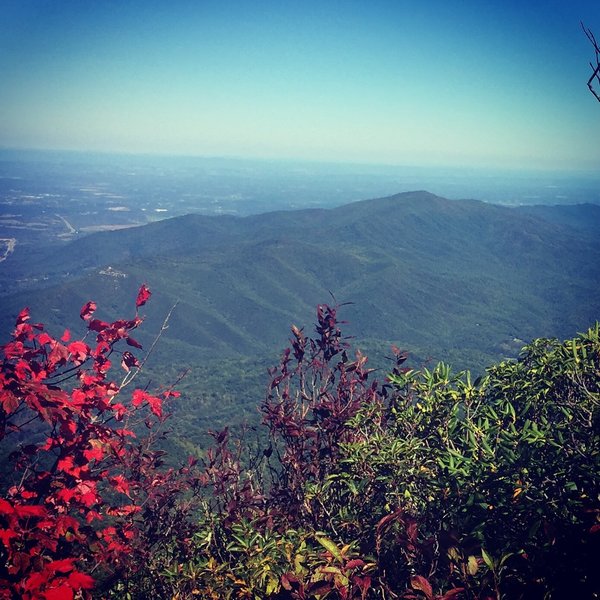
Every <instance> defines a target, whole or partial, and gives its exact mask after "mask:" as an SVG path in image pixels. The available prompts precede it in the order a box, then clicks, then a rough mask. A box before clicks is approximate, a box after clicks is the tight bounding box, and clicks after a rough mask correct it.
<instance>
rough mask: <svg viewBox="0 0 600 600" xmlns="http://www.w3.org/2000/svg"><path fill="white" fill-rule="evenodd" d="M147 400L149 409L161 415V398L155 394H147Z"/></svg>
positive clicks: (158, 415)
mask: <svg viewBox="0 0 600 600" xmlns="http://www.w3.org/2000/svg"><path fill="white" fill-rule="evenodd" d="M146 400H148V404H149V405H150V410H151V411H152V412H153V413H154V414H155V415H156V416H157V417H162V400H161V399H160V398H157V397H156V396H150V395H149V396H148V397H147V398H146Z"/></svg>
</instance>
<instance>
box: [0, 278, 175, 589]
mask: <svg viewBox="0 0 600 600" xmlns="http://www.w3.org/2000/svg"><path fill="white" fill-rule="evenodd" d="M149 298H150V290H149V289H148V288H147V287H146V285H142V286H141V288H140V290H139V292H138V295H137V299H136V316H135V317H134V318H133V319H131V320H117V321H114V322H112V323H107V322H104V321H100V320H98V319H92V317H93V315H94V312H95V311H96V309H97V306H96V303H95V302H87V303H86V304H85V305H84V306H83V307H82V309H81V312H80V317H81V318H82V319H83V320H84V321H86V323H87V326H88V331H90V332H94V333H95V334H96V336H95V338H96V339H95V345H92V346H89V345H88V344H86V343H85V342H84V341H82V340H76V341H70V339H71V334H70V333H69V332H68V331H66V332H65V333H64V334H63V336H62V338H61V339H60V340H58V339H55V338H53V337H52V336H51V335H50V334H49V333H48V332H46V331H45V330H44V327H43V325H39V324H33V325H32V324H30V323H29V320H30V315H29V310H28V309H24V310H23V311H21V312H20V313H19V315H18V316H17V319H16V324H15V330H14V331H13V334H12V340H11V341H10V342H9V343H7V344H6V345H4V346H3V347H2V348H1V350H2V354H3V356H2V362H1V363H0V364H1V366H0V440H2V439H4V438H5V437H7V436H9V435H11V434H13V433H19V435H20V436H21V438H22V439H25V440H28V439H29V440H31V441H30V442H26V443H27V445H19V446H18V447H17V449H16V450H15V451H14V452H13V453H12V454H11V456H10V460H11V463H12V465H13V467H14V473H15V474H14V477H13V481H14V485H12V486H11V487H9V489H8V491H7V493H6V495H5V497H4V498H0V563H1V564H0V598H4V597H7V598H8V597H20V598H23V599H25V600H27V599H34V598H45V599H46V600H57V599H59V598H60V599H61V600H63V599H70V598H74V597H75V596H77V597H88V596H89V595H90V590H91V589H92V587H93V586H94V579H93V578H92V576H90V575H89V574H88V573H86V572H85V571H88V570H89V571H91V570H92V569H94V568H95V567H97V566H98V565H99V564H103V565H104V566H105V568H110V567H111V565H112V567H113V568H114V566H115V565H116V564H121V565H122V564H123V563H125V562H126V558H127V556H128V553H131V550H132V544H133V542H134V539H135V537H136V533H135V532H136V522H135V521H134V517H135V515H137V514H139V513H140V511H141V508H140V505H141V504H142V503H144V502H145V501H146V502H147V500H148V498H149V494H151V493H155V492H151V491H149V490H150V483H149V482H151V481H157V480H158V479H157V478H159V474H158V472H157V470H156V466H157V464H158V463H157V461H156V460H155V459H154V458H153V454H152V452H150V451H149V449H148V447H147V445H145V444H144V443H142V441H140V440H136V439H135V435H134V434H133V432H132V431H130V430H129V429H126V428H122V429H119V428H115V427H113V426H112V423H114V422H119V421H123V420H128V421H134V420H138V421H144V420H146V422H148V423H149V422H150V421H148V418H147V417H145V416H144V415H143V414H142V413H140V414H139V415H137V413H138V411H140V410H141V411H143V413H146V412H147V410H148V409H149V411H150V413H152V414H153V415H154V416H156V417H158V418H159V419H162V418H163V407H162V401H163V398H162V397H161V396H159V395H152V394H150V393H148V392H147V391H142V390H134V391H133V395H132V401H131V403H128V402H126V401H125V400H123V401H122V402H116V401H115V399H116V396H117V395H118V394H120V393H122V392H121V390H120V388H119V385H118V384H117V383H116V382H114V381H110V380H109V379H108V376H109V373H110V366H111V361H110V360H109V357H110V356H111V354H112V353H113V352H115V351H116V348H115V346H116V345H117V344H118V343H120V342H123V341H124V342H125V343H127V344H128V345H129V346H130V347H134V348H141V345H140V344H139V343H138V342H137V341H135V340H134V339H133V338H131V337H130V336H129V333H130V331H131V330H133V329H135V328H137V327H138V326H139V325H140V324H141V322H142V319H141V318H140V317H138V316H137V309H138V308H139V307H140V306H143V305H144V304H145V303H146V301H147V300H148V299H149ZM88 341H89V340H88ZM122 366H123V368H124V369H125V370H129V369H131V368H132V367H139V362H138V360H137V359H136V358H135V356H134V355H133V354H132V353H131V352H129V351H126V352H123V353H122ZM66 380H69V381H71V382H72V383H73V385H71V384H70V386H69V387H70V391H65V390H64V389H61V387H60V386H61V384H62V383H63V382H64V381H66ZM174 395H175V393H174V392H171V391H168V392H166V393H165V394H164V397H169V396H174ZM40 421H41V423H42V424H40ZM44 424H45V425H44ZM32 426H33V427H34V432H35V435H33V436H32V435H31V434H29V435H27V430H28V427H32ZM40 435H41V441H35V440H40ZM134 442H135V443H134ZM142 456H143V457H145V458H144V460H141V457H142ZM160 477H162V480H163V481H164V482H168V481H169V477H170V475H169V472H166V473H162V474H160ZM167 487H168V486H167ZM109 515H110V517H111V520H110V525H108V524H107V521H106V517H107V516H109Z"/></svg>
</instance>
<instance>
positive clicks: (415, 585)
mask: <svg viewBox="0 0 600 600" xmlns="http://www.w3.org/2000/svg"><path fill="white" fill-rule="evenodd" d="M410 586H411V587H412V589H413V590H418V591H420V592H423V593H424V594H425V597H426V598H427V600H431V598H433V589H432V588H431V584H430V583H429V581H427V579H425V577H422V576H421V575H415V576H414V577H412V578H411V580H410Z"/></svg>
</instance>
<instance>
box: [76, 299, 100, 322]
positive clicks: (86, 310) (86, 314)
mask: <svg viewBox="0 0 600 600" xmlns="http://www.w3.org/2000/svg"><path fill="white" fill-rule="evenodd" d="M96 308H98V307H97V306H96V303H95V302H91V301H90V302H88V303H87V304H84V305H83V308H82V309H81V312H80V313H79V316H80V317H81V318H82V319H83V320H84V321H89V320H90V319H91V318H92V315H93V314H94V312H95V311H96Z"/></svg>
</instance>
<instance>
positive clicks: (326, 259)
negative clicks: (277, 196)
mask: <svg viewBox="0 0 600 600" xmlns="http://www.w3.org/2000/svg"><path fill="white" fill-rule="evenodd" d="M597 210H598V207H596V206H593V205H580V206H571V207H568V208H565V209H561V211H562V212H561V211H559V210H558V209H557V208H556V207H528V209H527V210H521V209H515V208H508V207H502V206H496V205H492V204H486V203H483V202H479V201H475V200H446V199H444V198H441V197H438V196H435V195H433V194H429V193H427V192H409V193H403V194H397V195H395V196H391V197H386V198H379V199H374V200H365V201H360V202H354V203H352V204H347V205H344V206H340V207H337V208H333V209H327V210H325V209H310V210H300V211H280V212H271V213H266V214H263V215H255V216H248V217H232V216H221V217H207V216H201V215H188V216H185V217H178V218H173V219H169V220H164V221H160V222H156V223H152V224H149V225H145V226H142V227H138V228H131V229H124V230H119V231H112V232H102V233H97V234H92V235H89V236H87V237H84V238H81V239H78V240H75V241H73V242H71V243H69V244H66V245H64V246H62V247H58V248H54V249H52V250H50V249H49V250H48V251H47V252H45V254H44V255H43V256H40V255H38V256H37V257H32V259H31V261H30V262H28V261H27V260H25V259H24V257H21V258H20V259H18V260H17V259H15V260H13V261H11V259H12V258H13V257H12V256H11V257H9V259H7V260H6V261H4V262H2V263H0V289H2V290H4V293H3V295H2V296H0V308H1V309H2V310H1V311H0V313H1V314H0V326H1V327H2V330H3V331H5V332H8V331H9V330H10V328H11V327H12V322H13V320H14V316H15V315H16V314H17V312H18V311H19V310H20V309H21V308H22V307H23V306H29V307H30V308H31V310H32V315H33V319H34V320H36V321H43V322H46V323H49V324H50V325H51V327H53V328H59V327H62V326H65V325H68V326H70V327H75V328H76V330H77V328H79V330H82V329H83V324H82V323H81V322H80V321H79V320H78V319H77V318H76V317H77V315H78V314H79V309H80V308H81V306H82V304H83V303H84V302H86V301H87V300H89V299H94V300H95V301H97V303H98V305H99V307H100V309H99V313H98V316H99V317H100V318H104V319H110V318H116V317H121V316H128V315H129V314H131V309H130V308H128V307H131V306H132V304H133V299H134V298H135V293H136V290H137V287H138V286H139V284H140V283H142V282H146V283H147V284H148V285H149V287H150V288H151V289H152V290H153V292H154V296H153V298H152V301H151V302H150V303H149V304H148V305H147V307H144V309H146V308H147V311H146V315H147V322H146V324H145V326H144V327H143V331H142V332H141V333H140V339H141V341H142V342H144V343H145V345H146V346H147V345H148V344H149V343H150V341H151V339H152V336H153V335H154V334H155V333H156V332H157V331H158V330H159V329H160V326H161V324H162V321H163V318H164V316H165V315H166V314H167V312H168V310H169V309H170V307H171V306H172V305H173V304H175V302H178V305H177V307H176V309H175V311H174V312H173V315H172V318H171V320H170V322H169V328H168V329H167V330H166V332H165V333H164V334H163V337H162V338H161V342H160V344H159V345H158V350H157V352H156V355H155V357H154V359H153V364H154V365H155V368H156V369H157V370H160V369H163V370H164V369H167V370H168V369H169V368H171V365H178V364H183V365H191V366H192V368H193V369H194V372H196V373H203V375H202V376H201V377H200V376H198V377H196V379H201V380H207V379H211V380H212V381H213V382H214V380H215V379H216V380H219V381H221V382H222V385H223V389H225V390H226V389H231V388H227V385H228V383H227V382H229V383H230V384H231V385H232V386H234V388H235V386H239V385H240V378H243V375H241V374H240V372H239V369H238V367H239V365H240V364H242V363H244V361H248V360H250V362H252V361H257V362H258V363H260V364H261V365H262V364H263V363H267V362H271V363H273V362H276V359H277V355H278V353H279V351H280V350H281V349H282V348H283V346H284V345H285V344H286V340H287V337H288V331H289V326H290V325H291V324H292V323H294V324H297V325H299V326H302V325H306V326H307V329H309V328H310V324H311V323H312V322H313V314H314V307H315V305H316V304H318V303H323V302H333V301H334V300H333V299H332V294H333V296H334V297H335V299H336V300H337V301H339V302H351V303H352V304H350V305H348V306H345V307H344V308H343V310H342V312H341V315H342V318H344V319H346V320H347V321H348V322H349V324H348V326H347V331H348V333H350V334H351V335H353V336H354V337H355V338H356V340H355V343H356V344H357V345H359V346H360V347H362V348H365V349H366V350H367V351H369V352H373V353H374V354H375V355H376V356H377V355H385V353H386V351H387V349H388V348H389V344H391V343H394V344H396V345H398V346H401V347H403V348H406V349H408V350H409V351H410V352H411V353H412V354H413V356H414V357H415V360H416V361H417V362H420V361H422V360H424V359H426V358H427V357H429V356H431V357H433V358H434V359H436V360H445V361H447V362H451V363H452V364H453V365H454V366H455V367H457V368H460V367H472V368H475V369H481V368H482V367H484V366H485V365H486V364H489V363H490V362H492V361H494V360H498V359H499V358H501V357H503V356H513V355H514V354H515V353H516V352H517V351H518V349H519V348H520V347H521V345H522V344H523V343H524V341H527V340H529V339H531V338H533V337H538V336H557V337H566V336H569V335H571V334H573V333H574V332H575V331H578V330H582V329H584V328H586V327H587V326H589V325H590V324H591V323H592V322H593V321H595V320H596V319H597V318H598V316H599V315H600V295H599V294H598V293H597V290H598V289H600V239H599V237H598V236H596V235H593V232H592V231H591V229H590V228H589V227H588V226H587V224H588V223H589V222H590V221H591V220H593V219H597V218H598V213H597ZM19 261H20V262H19ZM74 317H75V318H74ZM55 330H56V329H55ZM60 331H62V330H60ZM60 331H59V334H60ZM5 337H6V335H5ZM265 357H267V358H265ZM376 362H377V360H376ZM234 364H235V365H238V367H232V365H234ZM244 364H246V363H244ZM224 365H225V366H224ZM236 369H237V370H236ZM243 370H244V369H242V371H243ZM234 372H235V373H237V374H236V375H233V373H234ZM219 373H221V375H219ZM192 378H193V377H192ZM194 380H195V379H194ZM263 381H264V380H263ZM213 387H217V388H218V387H219V386H218V385H216V386H213ZM238 389H239V388H238ZM207 393H208V391H207ZM242 393H243V390H242ZM255 402H256V398H255Z"/></svg>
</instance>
